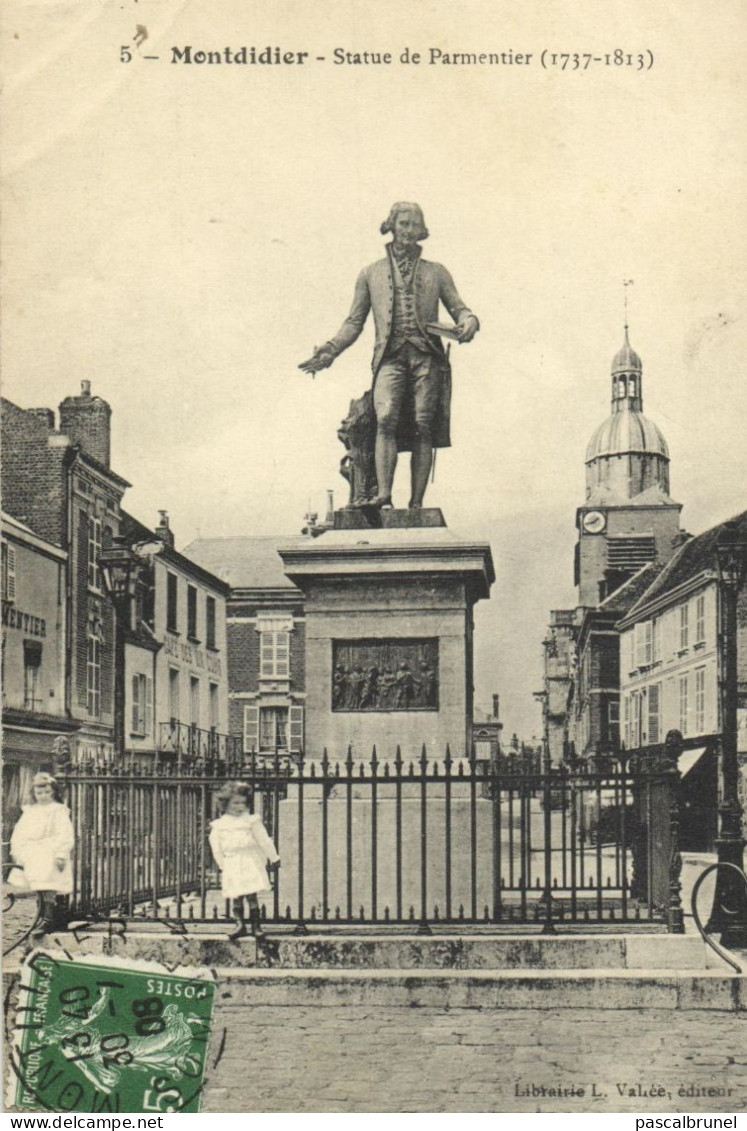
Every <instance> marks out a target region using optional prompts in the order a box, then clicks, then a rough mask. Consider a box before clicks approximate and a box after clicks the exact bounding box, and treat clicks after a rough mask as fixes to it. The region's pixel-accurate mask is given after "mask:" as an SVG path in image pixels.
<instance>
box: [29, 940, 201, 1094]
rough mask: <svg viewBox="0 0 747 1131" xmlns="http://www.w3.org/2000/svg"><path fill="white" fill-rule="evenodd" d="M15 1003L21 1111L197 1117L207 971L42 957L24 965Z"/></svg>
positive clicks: (43, 954)
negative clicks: (186, 1113) (156, 1114)
mask: <svg viewBox="0 0 747 1131" xmlns="http://www.w3.org/2000/svg"><path fill="white" fill-rule="evenodd" d="M195 975H196V976H195ZM18 996H19V1002H18V1009H17V1014H16V1021H15V1030H14V1034H13V1047H12V1052H11V1064H10V1068H11V1070H12V1078H13V1081H12V1082H13V1085H14V1088H12V1089H11V1093H13V1090H14V1092H15V1095H14V1098H13V1099H12V1102H13V1103H14V1104H15V1106H16V1107H18V1108H22V1109H25V1110H31V1111H54V1112H66V1111H69V1112H118V1111H121V1112H136V1113H146V1112H154V1113H161V1114H163V1113H166V1112H177V1111H184V1112H197V1111H199V1110H200V1093H201V1091H202V1087H203V1082H204V1076H205V1066H206V1060H207V1056H208V1044H209V1038H210V1023H211V1018H212V1012H213V1003H214V997H215V982H214V981H213V979H212V977H211V975H210V973H209V971H207V970H198V971H194V970H191V969H188V968H187V969H181V970H177V971H176V972H174V973H169V972H166V971H165V970H163V969H162V968H159V967H157V966H155V965H153V964H150V963H137V962H127V963H126V964H125V963H124V962H121V964H120V962H118V961H117V960H116V959H113V960H112V959H107V958H104V957H102V956H100V955H96V956H95V961H94V960H93V957H88V956H87V957H85V958H82V959H80V960H76V961H72V960H67V959H65V958H64V957H62V956H61V955H58V954H52V953H51V952H48V951H36V952H35V953H34V954H31V955H30V956H29V958H28V959H27V960H26V962H25V963H24V965H23V967H22V970H21V979H20V987H19V993H18Z"/></svg>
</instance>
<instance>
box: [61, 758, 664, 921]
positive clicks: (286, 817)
mask: <svg viewBox="0 0 747 1131" xmlns="http://www.w3.org/2000/svg"><path fill="white" fill-rule="evenodd" d="M235 778H240V779H241V780H242V781H243V782H245V783H246V784H248V785H250V786H251V787H252V790H253V795H254V809H255V812H259V813H260V814H261V816H262V818H263V820H264V823H265V825H266V827H267V829H268V832H269V833H270V835H271V836H272V837H273V838H274V839H275V842H276V844H277V847H278V851H279V853H280V856H281V859H282V866H281V869H280V871H279V872H278V873H277V877H276V879H275V880H274V886H273V888H272V890H271V891H269V892H268V893H266V895H265V896H264V897H261V898H263V900H264V902H263V916H264V918H265V919H266V921H267V923H268V925H269V926H272V925H273V924H274V925H277V926H281V925H288V926H291V927H293V928H295V929H296V930H298V931H304V930H307V929H309V928H310V927H312V926H313V925H315V926H316V927H318V928H322V929H323V928H332V927H334V926H344V925H346V926H351V925H354V924H355V925H369V926H370V925H378V926H385V925H392V926H401V927H404V926H408V925H409V926H410V927H412V926H413V925H415V926H416V927H417V929H418V930H420V931H423V932H427V931H429V930H431V929H432V928H433V927H434V925H437V924H440V925H442V926H448V925H450V924H451V925H458V926H459V927H460V928H465V929H467V928H477V927H478V926H485V925H487V926H490V927H493V928H501V927H505V926H507V925H510V924H522V923H523V924H527V923H536V924H538V925H541V926H542V928H543V929H544V930H545V931H548V932H551V931H554V930H555V929H556V928H557V927H558V926H559V925H562V924H564V923H565V924H578V923H596V924H601V923H612V924H614V923H615V922H617V923H621V924H624V923H631V922H640V921H647V922H660V923H663V924H665V925H666V926H667V927H668V928H669V929H670V930H674V931H678V930H681V924H682V919H681V914H682V913H681V908H680V906H679V871H678V860H679V855H678V848H677V804H676V795H677V783H678V774H677V771H676V769H675V768H673V767H672V766H671V765H669V764H661V765H654V764H651V763H649V764H646V765H640V766H638V765H636V766H635V767H631V766H630V765H626V764H625V763H624V762H623V763H616V764H615V765H614V766H612V767H610V766H608V767H607V768H596V769H589V768H576V769H573V770H570V769H564V770H562V771H561V770H549V769H545V770H544V771H542V772H539V771H534V772H527V771H526V770H524V769H523V768H522V767H518V768H517V767H516V766H513V767H507V766H506V765H505V764H503V763H498V762H495V763H475V762H471V761H469V760H466V759H452V758H451V756H450V755H449V753H448V751H447V754H446V757H445V758H444V759H443V760H442V761H440V762H434V761H432V760H430V759H429V758H428V757H427V756H426V754H425V752H424V753H423V755H422V757H421V758H420V759H418V760H417V761H413V762H405V761H404V760H403V759H402V757H401V756H400V755H399V753H398V754H397V756H396V757H395V758H394V759H393V760H392V761H390V762H382V761H381V760H380V759H379V758H378V757H377V755H376V752H375V751H374V753H373V756H372V758H371V759H369V760H368V761H365V762H361V761H356V760H354V759H353V757H352V754H350V753H348V755H347V757H346V758H345V759H344V760H342V761H332V760H331V759H329V758H328V757H327V755H326V753H325V755H324V756H323V757H322V759H321V760H319V761H316V762H314V761H310V760H308V759H303V758H300V757H299V758H297V759H290V758H283V757H281V756H280V755H276V756H275V757H274V758H265V759H262V758H260V757H259V756H249V757H247V758H244V759H241V760H239V761H232V762H231V761H229V762H221V761H217V760H216V761H210V760H206V761H203V762H201V763H199V764H198V763H194V764H192V765H190V766H188V767H184V766H182V767H180V768H179V771H178V772H177V771H176V770H175V769H174V768H173V767H172V768H169V767H164V766H163V765H161V766H159V767H154V772H153V773H150V774H144V773H142V772H136V771H134V770H132V769H130V770H129V771H127V770H118V769H116V768H109V769H108V770H106V771H105V772H97V773H95V774H94V773H91V772H86V771H85V769H83V770H80V769H78V770H74V771H72V772H71V773H69V775H68V777H67V791H68V796H67V800H68V803H69V804H70V806H71V811H72V815H73V821H74V825H75V830H76V852H75V858H74V882H75V887H74V892H73V895H72V899H71V911H72V912H73V913H74V914H77V915H82V916H87V917H90V916H95V915H102V916H103V915H107V914H111V913H114V912H116V913H117V914H122V915H126V916H141V917H143V918H146V919H159V918H170V919H176V920H180V921H187V922H188V921H195V922H197V921H203V922H204V921H215V920H221V919H223V918H226V917H228V905H227V902H226V901H225V900H224V899H223V898H222V897H221V893H220V874H219V872H218V869H217V867H216V865H215V862H214V861H213V859H212V856H211V853H210V849H209V846H208V840H207V837H208V832H209V825H210V821H211V820H212V819H213V817H215V816H217V815H218V801H217V798H216V794H217V791H218V790H219V789H220V788H221V787H223V786H225V784H226V781H227V780H229V779H235Z"/></svg>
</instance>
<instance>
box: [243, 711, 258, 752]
mask: <svg viewBox="0 0 747 1131" xmlns="http://www.w3.org/2000/svg"><path fill="white" fill-rule="evenodd" d="M257 750H259V707H244V753H245V754H251V753H252V751H257Z"/></svg>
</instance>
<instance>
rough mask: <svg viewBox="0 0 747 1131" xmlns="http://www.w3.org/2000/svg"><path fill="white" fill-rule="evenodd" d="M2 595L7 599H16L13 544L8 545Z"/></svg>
mask: <svg viewBox="0 0 747 1131" xmlns="http://www.w3.org/2000/svg"><path fill="white" fill-rule="evenodd" d="M4 596H5V597H6V598H7V599H8V600H9V601H15V599H16V551H15V548H14V547H13V546H8V575H7V582H6V591H5V593H4Z"/></svg>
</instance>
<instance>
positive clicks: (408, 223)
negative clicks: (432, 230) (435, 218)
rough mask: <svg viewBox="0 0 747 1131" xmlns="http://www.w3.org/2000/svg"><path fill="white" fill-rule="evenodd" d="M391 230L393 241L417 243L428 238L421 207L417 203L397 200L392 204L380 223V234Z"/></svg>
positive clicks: (383, 234)
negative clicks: (384, 218)
mask: <svg viewBox="0 0 747 1131" xmlns="http://www.w3.org/2000/svg"><path fill="white" fill-rule="evenodd" d="M387 232H391V233H392V235H393V236H394V241H395V243H413V244H414V243H417V242H418V241H420V240H427V239H428V229H427V228H426V226H425V218H424V216H423V209H422V208H421V207H420V205H419V204H412V203H410V202H409V201H406V200H399V201H397V203H396V204H393V205H392V207H391V211H390V212H389V215H388V217H387V218H386V220H385V221H384V223H383V224H382V225H381V234H382V236H385V235H386V234H387Z"/></svg>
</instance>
